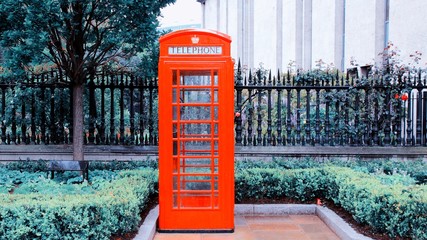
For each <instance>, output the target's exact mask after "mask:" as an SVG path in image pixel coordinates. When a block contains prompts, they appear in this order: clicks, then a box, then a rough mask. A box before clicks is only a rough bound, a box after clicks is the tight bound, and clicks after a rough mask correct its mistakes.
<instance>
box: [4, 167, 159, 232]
mask: <svg viewBox="0 0 427 240" xmlns="http://www.w3.org/2000/svg"><path fill="white" fill-rule="evenodd" d="M12 172H13V171H12ZM105 172H106V171H100V170H95V171H94V173H93V174H94V175H95V176H94V177H93V180H92V182H91V184H88V183H87V182H86V183H83V184H78V185H72V184H66V183H63V182H55V181H54V180H48V179H46V178H43V177H41V176H39V179H35V180H34V179H33V181H31V180H30V181H29V182H28V183H22V184H21V186H20V187H19V188H16V189H15V193H16V194H15V193H14V194H0V203H1V204H0V205H1V207H0V219H1V221H0V236H2V237H4V238H2V239H35V238H37V239H39V238H43V239H109V238H110V236H111V235H112V234H119V233H125V232H129V231H132V230H135V228H136V227H137V225H138V223H139V221H140V216H139V211H140V210H141V209H142V208H144V207H145V204H146V202H147V199H148V197H149V196H150V195H151V194H153V193H154V192H155V189H156V188H157V171H155V170H153V169H150V168H147V169H139V170H127V171H119V172H115V173H111V172H110V173H111V174H110V173H105ZM13 173H15V172H13ZM27 174H28V173H27ZM2 175H3V174H2ZM43 188H45V189H43ZM20 189H22V190H20ZM48 189H50V190H48ZM24 190H25V191H24ZM19 191H23V192H25V193H26V194H17V193H18V192H19ZM29 192H30V193H29Z"/></svg>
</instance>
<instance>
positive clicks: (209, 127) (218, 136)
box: [159, 30, 234, 232]
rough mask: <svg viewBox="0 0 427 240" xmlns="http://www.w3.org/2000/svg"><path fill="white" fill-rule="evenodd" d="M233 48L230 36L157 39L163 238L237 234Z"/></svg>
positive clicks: (198, 33)
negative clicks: (167, 234) (165, 234)
mask: <svg viewBox="0 0 427 240" xmlns="http://www.w3.org/2000/svg"><path fill="white" fill-rule="evenodd" d="M195 38H196V39H197V40H195ZM229 46H230V39H229V37H228V36H226V35H223V34H220V35H219V34H218V33H214V32H210V31H204V30H185V31H178V32H174V33H170V34H168V35H165V36H163V37H162V38H161V39H160V61H159V205H160V206H159V208H160V215H159V231H162V232H192V231H196V232H203V231H208V232H212V231H218V232H229V231H232V230H233V229H234V131H233V125H234V123H233V108H234V83H233V63H232V61H231V58H230V56H229V48H230V47H229ZM224 54H228V55H227V56H224Z"/></svg>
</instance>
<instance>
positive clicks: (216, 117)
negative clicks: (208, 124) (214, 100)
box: [213, 106, 218, 120]
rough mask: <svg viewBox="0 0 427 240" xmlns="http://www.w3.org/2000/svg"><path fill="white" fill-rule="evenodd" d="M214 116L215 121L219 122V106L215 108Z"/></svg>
mask: <svg viewBox="0 0 427 240" xmlns="http://www.w3.org/2000/svg"><path fill="white" fill-rule="evenodd" d="M213 115H214V119H215V120H218V106H214V113H213Z"/></svg>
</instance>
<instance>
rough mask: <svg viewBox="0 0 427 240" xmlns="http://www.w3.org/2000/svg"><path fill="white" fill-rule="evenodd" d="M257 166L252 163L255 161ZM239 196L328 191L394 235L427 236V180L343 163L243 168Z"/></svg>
mask: <svg viewBox="0 0 427 240" xmlns="http://www.w3.org/2000/svg"><path fill="white" fill-rule="evenodd" d="M253 166H254V165H253ZM235 181H236V183H235V186H236V201H237V202H239V201H241V200H243V199H247V198H249V199H253V198H255V199H263V198H264V199H275V198H283V197H287V198H294V199H299V200H301V201H308V200H313V199H315V198H318V197H321V198H323V197H325V198H328V199H330V200H332V201H333V202H334V203H335V204H337V205H340V206H342V207H343V208H344V209H346V210H347V211H349V212H350V213H351V214H352V215H353V217H354V219H355V220H356V221H358V222H360V223H366V224H369V225H370V226H372V227H373V229H375V230H376V231H378V232H387V233H388V234H389V235H390V236H392V237H396V236H400V237H410V238H413V239H427V232H426V231H425V229H427V186H426V185H423V184H419V185H415V184H411V183H414V182H415V181H411V180H410V178H408V177H406V176H404V175H403V176H402V175H398V174H396V175H385V174H384V173H381V174H378V173H367V172H360V171H356V170H353V169H350V168H344V167H330V166H328V167H321V168H320V167H319V168H307V169H281V170H278V169H277V168H274V169H273V168H259V166H256V167H255V168H248V169H244V168H239V170H238V171H237V172H236V178H235Z"/></svg>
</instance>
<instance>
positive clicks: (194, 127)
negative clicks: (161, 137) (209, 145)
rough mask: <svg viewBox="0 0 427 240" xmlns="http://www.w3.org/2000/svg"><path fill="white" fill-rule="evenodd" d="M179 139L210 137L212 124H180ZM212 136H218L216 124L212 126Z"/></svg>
mask: <svg viewBox="0 0 427 240" xmlns="http://www.w3.org/2000/svg"><path fill="white" fill-rule="evenodd" d="M180 130H181V131H180V132H181V137H200V138H210V137H212V124H210V123H187V124H181V128H180ZM213 134H214V136H216V135H218V124H217V123H215V124H214V132H213Z"/></svg>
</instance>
